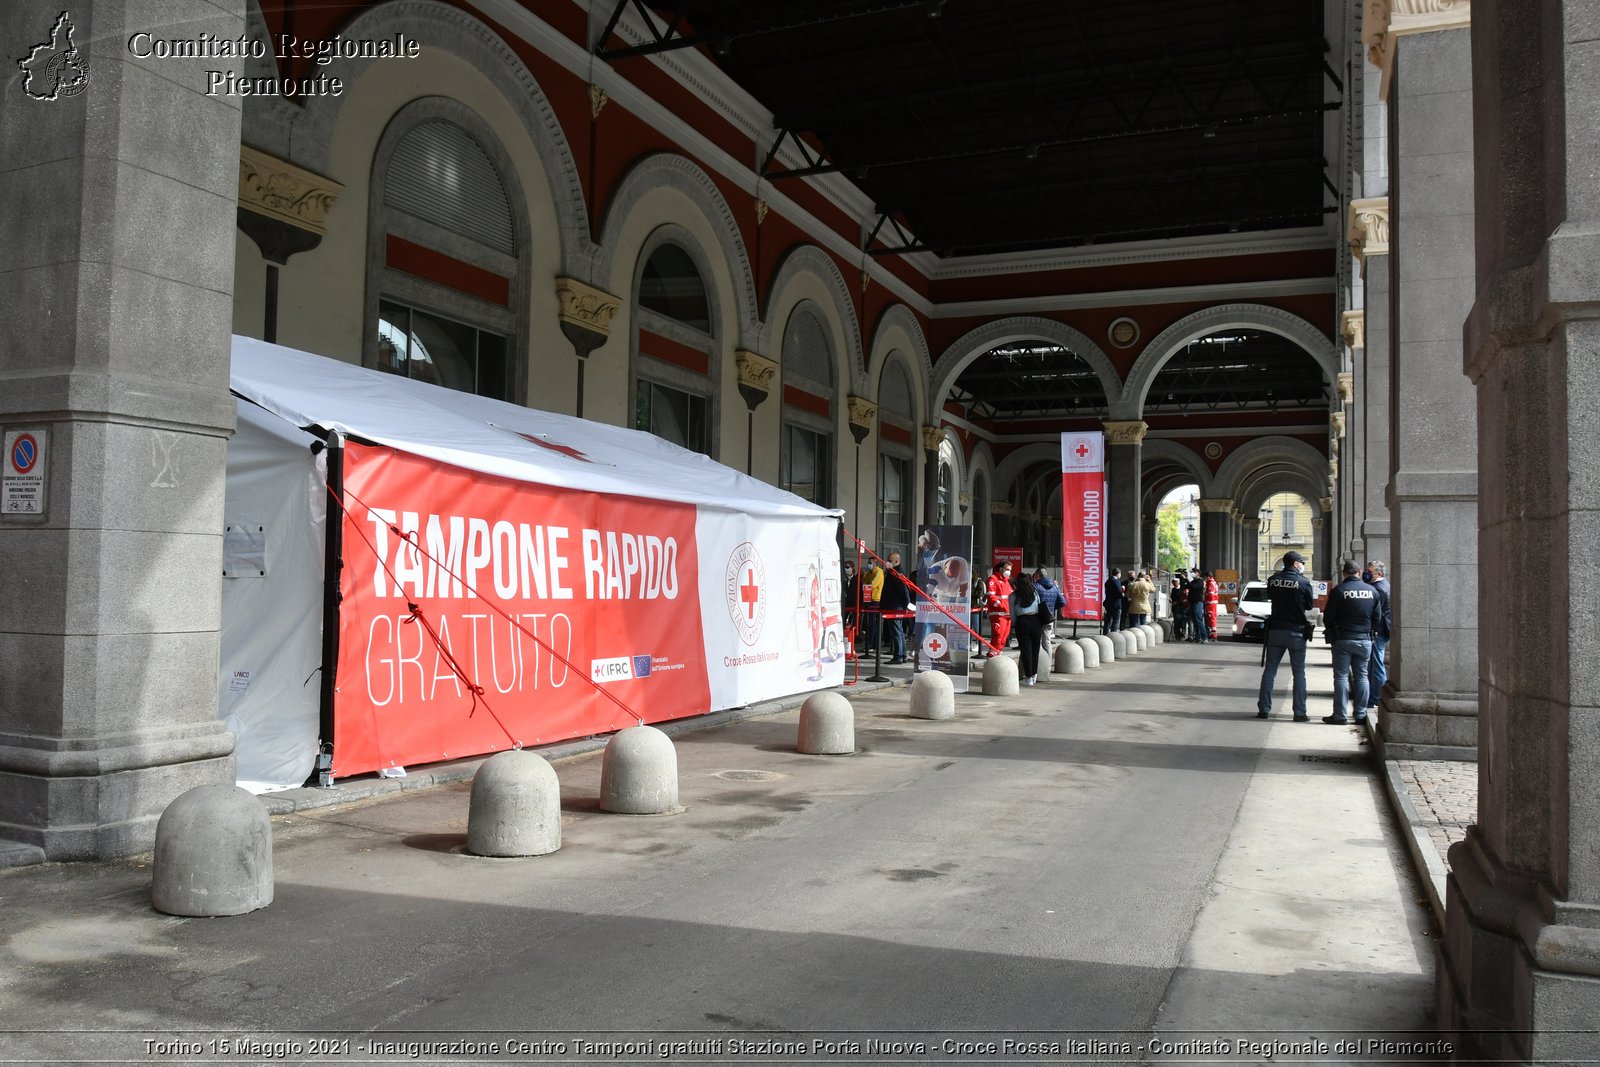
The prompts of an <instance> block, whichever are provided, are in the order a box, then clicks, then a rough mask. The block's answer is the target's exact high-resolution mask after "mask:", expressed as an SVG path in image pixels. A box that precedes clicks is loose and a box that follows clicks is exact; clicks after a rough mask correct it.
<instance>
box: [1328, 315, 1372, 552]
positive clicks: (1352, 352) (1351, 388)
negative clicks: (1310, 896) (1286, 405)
mask: <svg viewBox="0 0 1600 1067" xmlns="http://www.w3.org/2000/svg"><path fill="white" fill-rule="evenodd" d="M1342 327H1343V329H1342V336H1343V337H1344V343H1345V345H1346V346H1347V347H1348V349H1349V357H1348V358H1349V363H1348V365H1349V366H1350V367H1355V366H1357V365H1359V364H1360V362H1361V356H1362V352H1363V350H1364V349H1365V347H1366V313H1365V312H1362V311H1347V312H1345V313H1344V321H1343V323H1342ZM1335 394H1336V396H1337V400H1338V404H1339V410H1340V411H1341V412H1343V413H1344V417H1345V430H1344V441H1343V443H1342V445H1341V449H1340V454H1341V455H1342V456H1343V457H1345V463H1344V467H1343V474H1344V478H1343V480H1342V481H1341V482H1340V483H1339V489H1338V492H1337V493H1335V494H1334V495H1335V496H1336V497H1337V498H1338V502H1339V531H1338V533H1339V542H1338V543H1339V545H1340V546H1341V551H1343V552H1345V553H1347V554H1349V555H1350V556H1352V557H1355V556H1361V555H1362V553H1363V552H1365V550H1366V546H1365V544H1364V543H1363V541H1362V539H1361V520H1362V518H1363V517H1364V513H1363V510H1362V502H1363V500H1364V499H1365V494H1366V484H1365V481H1364V477H1365V474H1366V471H1365V469H1364V468H1363V466H1362V457H1361V433H1362V420H1361V406H1360V404H1359V403H1357V400H1356V376H1355V371H1354V370H1348V371H1341V372H1340V373H1339V377H1338V379H1337V381H1336V382H1335Z"/></svg>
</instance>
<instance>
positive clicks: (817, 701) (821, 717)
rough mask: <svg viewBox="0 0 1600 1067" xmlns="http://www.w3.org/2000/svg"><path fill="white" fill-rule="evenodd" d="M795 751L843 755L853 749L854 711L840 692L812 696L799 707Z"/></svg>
mask: <svg viewBox="0 0 1600 1067" xmlns="http://www.w3.org/2000/svg"><path fill="white" fill-rule="evenodd" d="M794 748H795V751H796V752H804V753H806V754H807V755H809V756H843V755H847V754H849V753H852V752H854V751H855V750H856V709H855V708H854V707H852V706H851V704H850V701H848V700H846V699H845V698H844V696H843V695H842V694H840V693H812V694H811V695H810V696H808V697H806V702H805V703H804V704H802V705H800V729H799V731H798V733H797V736H796V737H795V743H794Z"/></svg>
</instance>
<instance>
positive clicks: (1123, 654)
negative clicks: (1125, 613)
mask: <svg viewBox="0 0 1600 1067" xmlns="http://www.w3.org/2000/svg"><path fill="white" fill-rule="evenodd" d="M1132 644H1133V642H1132V641H1131V640H1129V638H1128V631H1126V630H1115V631H1113V632H1112V634H1111V647H1112V648H1113V649H1115V650H1116V653H1117V658H1118V659H1128V658H1130V657H1131V656H1132V655H1133V649H1132V648H1130V647H1129V646H1130V645H1132Z"/></svg>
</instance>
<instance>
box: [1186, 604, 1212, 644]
mask: <svg viewBox="0 0 1600 1067" xmlns="http://www.w3.org/2000/svg"><path fill="white" fill-rule="evenodd" d="M1189 624H1190V625H1189V628H1190V629H1191V630H1193V631H1194V639H1195V640H1196V641H1204V640H1205V639H1206V638H1207V637H1215V636H1216V635H1215V634H1213V633H1211V632H1210V631H1209V630H1207V629H1206V606H1205V605H1204V604H1195V605H1194V606H1192V607H1191V608H1189Z"/></svg>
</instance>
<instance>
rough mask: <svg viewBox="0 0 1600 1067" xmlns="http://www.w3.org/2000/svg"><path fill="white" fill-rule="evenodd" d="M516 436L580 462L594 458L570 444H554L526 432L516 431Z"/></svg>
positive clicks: (588, 461) (590, 461)
mask: <svg viewBox="0 0 1600 1067" xmlns="http://www.w3.org/2000/svg"><path fill="white" fill-rule="evenodd" d="M513 432H515V431H513ZM517 436H518V437H520V438H522V439H523V440H524V441H526V442H528V443H529V444H530V445H538V446H539V447H540V448H543V449H546V450H548V451H551V452H555V453H557V454H559V455H563V456H566V457H567V458H568V459H575V460H578V461H579V462H580V463H593V462H594V460H592V459H590V458H589V457H588V456H586V455H584V454H583V453H582V452H580V451H578V450H577V449H576V448H573V447H572V446H571V445H559V444H555V443H553V442H551V441H545V440H541V439H540V438H537V437H535V436H533V435H532V434H527V433H518V434H517Z"/></svg>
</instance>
